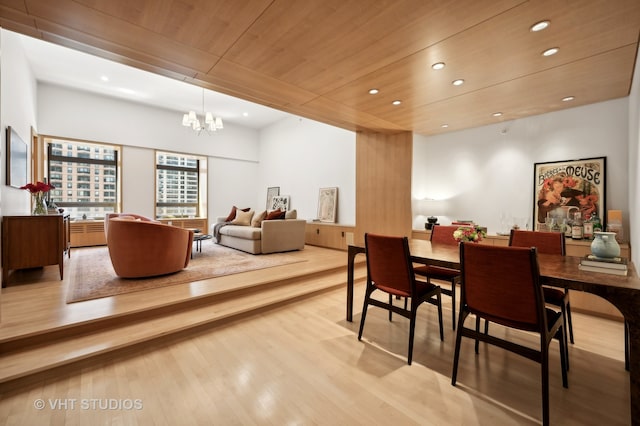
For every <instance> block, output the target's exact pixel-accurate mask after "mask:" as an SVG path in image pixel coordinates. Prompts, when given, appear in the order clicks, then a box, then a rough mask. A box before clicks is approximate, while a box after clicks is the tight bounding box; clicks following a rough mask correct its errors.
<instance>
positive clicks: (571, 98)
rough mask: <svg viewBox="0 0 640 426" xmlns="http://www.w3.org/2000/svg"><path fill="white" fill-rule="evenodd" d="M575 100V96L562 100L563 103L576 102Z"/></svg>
mask: <svg viewBox="0 0 640 426" xmlns="http://www.w3.org/2000/svg"><path fill="white" fill-rule="evenodd" d="M575 98H576V97H575V96H565V97H564V98H562V102H569V101H572V100H574V99H575Z"/></svg>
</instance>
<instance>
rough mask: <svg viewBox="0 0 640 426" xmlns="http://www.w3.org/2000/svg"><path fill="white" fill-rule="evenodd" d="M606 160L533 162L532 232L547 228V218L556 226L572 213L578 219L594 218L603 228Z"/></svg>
mask: <svg viewBox="0 0 640 426" xmlns="http://www.w3.org/2000/svg"><path fill="white" fill-rule="evenodd" d="M606 159H607V158H606V157H597V158H585V159H581V160H569V161H556V162H550V163H535V164H534V172H533V194H534V202H533V223H534V225H535V226H534V228H533V229H534V230H543V229H547V225H546V220H547V218H549V219H552V218H553V219H555V220H556V223H558V224H560V223H562V221H563V220H564V219H567V220H568V219H570V218H573V214H574V213H575V212H580V213H582V220H586V219H589V218H590V217H592V216H594V215H597V216H598V217H599V218H600V221H601V222H602V225H603V229H605V228H604V226H606V224H605V223H604V222H605V213H606V205H605V202H606V192H605V191H606V185H605V183H606V173H605V168H606Z"/></svg>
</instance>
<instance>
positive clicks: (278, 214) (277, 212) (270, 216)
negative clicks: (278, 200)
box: [264, 209, 286, 220]
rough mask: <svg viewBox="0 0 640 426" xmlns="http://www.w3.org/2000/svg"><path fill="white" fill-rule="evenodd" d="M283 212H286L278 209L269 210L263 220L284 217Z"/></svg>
mask: <svg viewBox="0 0 640 426" xmlns="http://www.w3.org/2000/svg"><path fill="white" fill-rule="evenodd" d="M285 213H286V212H283V211H282V210H280V209H278V210H274V211H272V212H270V213H269V214H267V217H266V218H265V219H264V220H275V219H284V215H285Z"/></svg>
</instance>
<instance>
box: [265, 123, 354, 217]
mask: <svg viewBox="0 0 640 426" xmlns="http://www.w3.org/2000/svg"><path fill="white" fill-rule="evenodd" d="M355 153H356V135H355V133H354V132H350V131H348V130H343V129H339V128H337V127H333V126H329V125H326V124H322V123H318V122H315V121H312V120H307V119H303V118H298V117H291V118H286V119H284V120H281V121H279V122H278V123H276V124H274V125H272V126H270V127H268V128H266V129H264V130H262V131H261V132H260V168H259V170H260V173H259V180H258V182H259V184H258V185H257V186H258V187H259V189H260V193H259V194H258V197H257V199H256V200H254V203H255V205H257V206H264V205H265V203H266V196H267V188H268V187H270V186H279V187H280V194H281V195H290V196H291V208H293V209H296V210H297V211H298V217H299V218H302V219H307V220H312V219H314V218H316V217H317V213H318V194H319V190H320V188H327V187H338V212H337V223H339V224H341V225H355V223H356V219H355V218H356V212H355V200H356V193H355V182H356V174H355V164H356V158H355Z"/></svg>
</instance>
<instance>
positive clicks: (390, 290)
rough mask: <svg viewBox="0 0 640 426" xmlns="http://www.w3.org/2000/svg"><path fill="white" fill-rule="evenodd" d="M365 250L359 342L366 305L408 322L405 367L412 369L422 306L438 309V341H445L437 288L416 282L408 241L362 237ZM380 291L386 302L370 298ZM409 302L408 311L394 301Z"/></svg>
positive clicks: (422, 282) (390, 237)
mask: <svg viewBox="0 0 640 426" xmlns="http://www.w3.org/2000/svg"><path fill="white" fill-rule="evenodd" d="M364 239H365V247H366V257H367V287H366V292H365V297H364V306H363V308H362V318H361V319H360V331H359V332H358V340H361V339H362V331H363V329H364V322H365V318H366V316H367V307H368V306H369V305H373V306H377V307H379V308H383V309H386V310H388V311H389V320H391V313H392V312H395V313H396V314H399V315H401V316H403V317H405V318H408V319H409V353H408V356H407V358H408V359H407V361H408V364H409V365H411V359H412V357H413V337H414V331H415V325H416V311H417V310H418V307H419V306H420V305H421V304H422V303H425V302H426V303H430V304H432V305H435V306H437V307H438V320H439V322H440V340H444V332H443V328H442V301H441V297H440V287H439V286H437V285H434V284H431V283H428V282H424V281H418V280H416V278H415V275H414V274H413V266H412V263H411V256H410V253H409V242H408V239H407V237H392V236H384V235H374V234H368V233H367V234H365V236H364ZM376 290H380V291H382V292H384V293H387V294H388V296H389V302H388V303H385V302H384V301H382V300H378V299H375V298H372V297H371V295H372V293H373V292H374V291H376ZM394 296H397V297H404V298H405V300H406V299H409V301H410V304H409V306H408V307H407V306H406V303H405V307H404V308H402V307H399V306H395V305H394V304H393V297H394Z"/></svg>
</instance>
